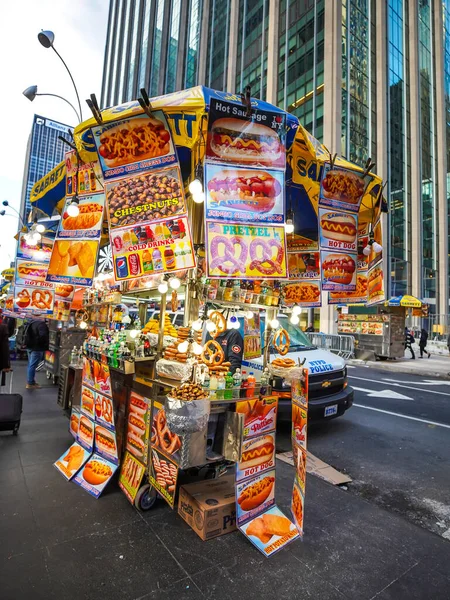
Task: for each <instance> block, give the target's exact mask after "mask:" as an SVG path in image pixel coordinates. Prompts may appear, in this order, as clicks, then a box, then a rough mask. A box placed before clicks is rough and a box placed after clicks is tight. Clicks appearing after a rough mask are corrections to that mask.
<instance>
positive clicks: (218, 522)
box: [178, 475, 236, 540]
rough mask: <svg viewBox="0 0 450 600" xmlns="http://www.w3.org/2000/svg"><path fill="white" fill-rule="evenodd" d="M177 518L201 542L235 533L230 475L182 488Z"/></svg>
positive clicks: (233, 495) (233, 494) (232, 482)
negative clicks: (185, 524) (188, 527)
mask: <svg viewBox="0 0 450 600" xmlns="http://www.w3.org/2000/svg"><path fill="white" fill-rule="evenodd" d="M178 514H179V515H180V516H181V517H182V518H183V519H184V520H185V521H186V523H187V524H188V525H189V526H190V527H192V529H193V530H194V531H195V532H196V533H197V535H198V536H200V537H201V539H202V540H209V539H211V538H214V537H217V536H219V535H224V534H225V533H230V532H231V531H235V529H236V500H235V492H234V475H225V476H223V477H220V478H219V479H207V480H205V481H199V482H197V483H189V484H187V485H183V486H182V487H181V488H180V494H179V498H178Z"/></svg>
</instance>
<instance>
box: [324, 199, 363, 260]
mask: <svg viewBox="0 0 450 600" xmlns="http://www.w3.org/2000/svg"><path fill="white" fill-rule="evenodd" d="M319 220H320V229H319V233H320V247H321V248H324V249H329V250H345V251H350V252H355V250H356V238H357V234H358V215H357V214H351V213H343V212H337V211H333V212H331V211H329V210H328V209H323V208H320V209H319Z"/></svg>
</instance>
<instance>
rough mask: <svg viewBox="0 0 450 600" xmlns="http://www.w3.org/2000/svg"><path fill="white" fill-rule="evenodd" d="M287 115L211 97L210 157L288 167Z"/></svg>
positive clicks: (208, 149)
mask: <svg viewBox="0 0 450 600" xmlns="http://www.w3.org/2000/svg"><path fill="white" fill-rule="evenodd" d="M285 132H286V114H285V113H284V112H276V111H268V110H260V109H258V108H255V107H252V111H251V115H250V116H248V115H247V108H246V107H245V106H243V105H242V104H235V103H233V102H226V101H224V100H219V99H216V98H211V101H210V106H209V116H208V136H207V141H206V159H207V160H208V161H209V162H219V163H228V164H229V163H232V164H235V165H236V164H241V165H249V166H251V165H253V166H260V167H264V168H267V167H272V168H278V169H282V170H284V169H285V166H286V147H285V143H286V140H285Z"/></svg>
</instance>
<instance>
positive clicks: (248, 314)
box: [245, 310, 253, 319]
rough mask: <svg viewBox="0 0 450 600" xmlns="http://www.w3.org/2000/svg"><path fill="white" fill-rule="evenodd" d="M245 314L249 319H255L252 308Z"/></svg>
mask: <svg viewBox="0 0 450 600" xmlns="http://www.w3.org/2000/svg"><path fill="white" fill-rule="evenodd" d="M245 316H246V317H247V319H253V313H252V311H251V310H248V311H247V312H246V313H245Z"/></svg>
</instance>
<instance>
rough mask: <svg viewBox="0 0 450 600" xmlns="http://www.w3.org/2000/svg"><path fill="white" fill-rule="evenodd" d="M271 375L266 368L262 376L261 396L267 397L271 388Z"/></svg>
mask: <svg viewBox="0 0 450 600" xmlns="http://www.w3.org/2000/svg"><path fill="white" fill-rule="evenodd" d="M269 381H270V374H269V369H268V368H267V367H266V368H265V369H264V373H263V374H262V375H261V389H260V392H259V395H260V396H266V395H267V392H268V388H269Z"/></svg>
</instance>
